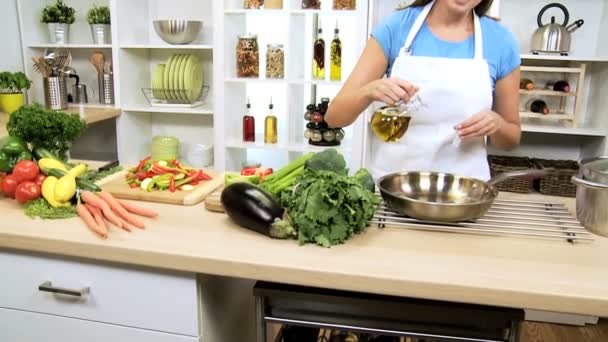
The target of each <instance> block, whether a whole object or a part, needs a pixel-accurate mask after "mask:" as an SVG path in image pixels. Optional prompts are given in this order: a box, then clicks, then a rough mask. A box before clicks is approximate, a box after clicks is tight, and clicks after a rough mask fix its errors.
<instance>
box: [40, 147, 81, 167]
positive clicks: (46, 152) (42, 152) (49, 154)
mask: <svg viewBox="0 0 608 342" xmlns="http://www.w3.org/2000/svg"><path fill="white" fill-rule="evenodd" d="M33 152H34V157H35V158H36V160H40V159H43V158H50V159H54V160H56V161H58V162H60V163H61V164H63V165H64V166H65V167H66V169H68V170H69V169H71V168H72V166H71V165H70V164H68V163H66V162H65V161H63V160H61V159H60V158H59V157H57V156H56V155H54V154H53V153H52V152H51V151H49V150H47V149H46V148H43V147H36V148H35V149H34V151H33Z"/></svg>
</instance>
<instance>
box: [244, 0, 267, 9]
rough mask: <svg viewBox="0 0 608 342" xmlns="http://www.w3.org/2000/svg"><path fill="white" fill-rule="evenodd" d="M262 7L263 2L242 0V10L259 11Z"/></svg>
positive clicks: (260, 0)
mask: <svg viewBox="0 0 608 342" xmlns="http://www.w3.org/2000/svg"><path fill="white" fill-rule="evenodd" d="M263 5H264V0H243V8H245V9H259V8H261V7H262V6H263Z"/></svg>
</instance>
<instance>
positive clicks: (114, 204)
mask: <svg viewBox="0 0 608 342" xmlns="http://www.w3.org/2000/svg"><path fill="white" fill-rule="evenodd" d="M99 197H101V199H103V200H104V201H106V203H108V205H110V208H112V210H114V212H115V213H116V214H118V216H119V217H120V218H121V219H123V220H124V221H126V222H127V223H130V224H132V225H134V226H135V227H137V228H141V229H144V228H145V225H144V223H143V222H142V221H141V220H140V219H138V218H137V217H135V215H133V214H131V213H129V212H128V211H127V210H126V209H125V208H123V207H122V206H121V205H120V203H118V200H117V199H116V198H114V197H113V196H112V195H110V193H108V192H105V191H101V192H100V193H99Z"/></svg>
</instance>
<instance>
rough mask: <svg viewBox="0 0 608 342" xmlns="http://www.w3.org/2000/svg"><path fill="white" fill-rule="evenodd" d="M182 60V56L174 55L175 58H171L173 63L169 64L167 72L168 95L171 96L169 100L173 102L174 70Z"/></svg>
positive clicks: (175, 95)
mask: <svg viewBox="0 0 608 342" xmlns="http://www.w3.org/2000/svg"><path fill="white" fill-rule="evenodd" d="M181 59H182V55H175V58H173V63H171V70H169V86H168V88H169V94H170V96H171V99H172V100H173V101H177V100H178V98H177V94H176V92H175V91H174V87H173V79H174V78H175V69H176V67H177V64H178V63H179V61H180V60H181Z"/></svg>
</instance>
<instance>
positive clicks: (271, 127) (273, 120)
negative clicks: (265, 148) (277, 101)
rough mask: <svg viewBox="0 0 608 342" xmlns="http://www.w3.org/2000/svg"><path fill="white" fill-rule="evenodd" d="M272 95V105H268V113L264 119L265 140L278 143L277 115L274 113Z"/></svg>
mask: <svg viewBox="0 0 608 342" xmlns="http://www.w3.org/2000/svg"><path fill="white" fill-rule="evenodd" d="M273 108H274V106H273V105H272V97H271V98H270V105H269V106H268V109H269V111H268V115H267V116H266V119H265V120H264V142H265V143H266V144H276V143H277V140H278V139H277V117H276V116H274V115H273V114H272V109H273Z"/></svg>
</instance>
